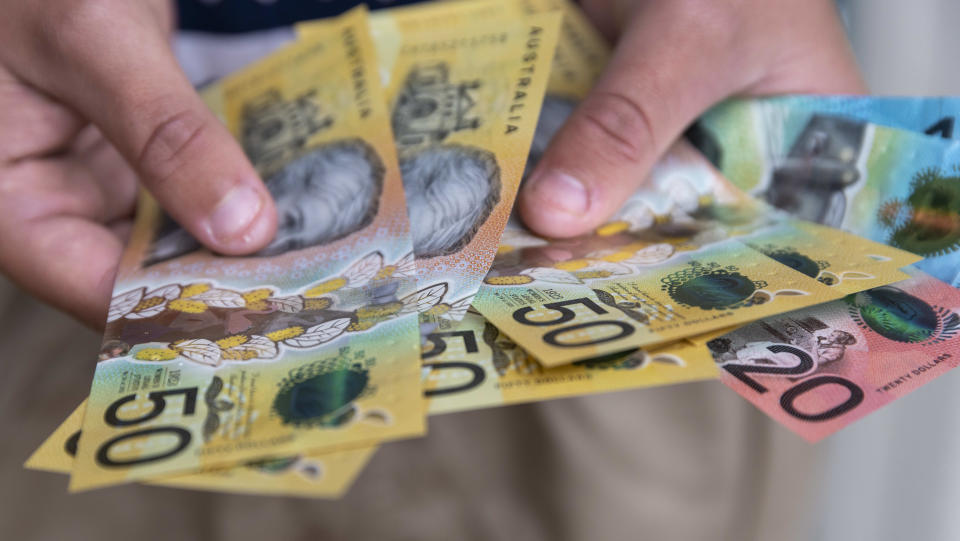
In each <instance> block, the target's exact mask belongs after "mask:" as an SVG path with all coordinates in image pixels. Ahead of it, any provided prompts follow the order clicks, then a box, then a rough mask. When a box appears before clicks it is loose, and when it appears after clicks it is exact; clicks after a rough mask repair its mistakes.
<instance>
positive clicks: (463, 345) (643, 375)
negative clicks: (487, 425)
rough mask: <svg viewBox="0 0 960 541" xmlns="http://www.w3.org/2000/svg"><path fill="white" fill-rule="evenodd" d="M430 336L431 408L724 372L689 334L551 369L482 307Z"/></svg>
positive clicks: (426, 359)
mask: <svg viewBox="0 0 960 541" xmlns="http://www.w3.org/2000/svg"><path fill="white" fill-rule="evenodd" d="M427 338H428V341H427V344H426V347H425V348H424V352H423V369H424V373H425V376H424V381H425V396H426V398H427V400H428V411H429V412H430V414H431V415H435V414H441V413H453V412H458V411H467V410H474V409H480V408H490V407H496V406H506V405H510V404H519V403H523V402H535V401H541V400H548V399H552V398H563V397H570V396H582V395H586V394H592V393H601V392H610V391H619V390H625V389H640V388H644V387H655V386H660V385H670V384H676V383H685V382H691V381H701V380H708V379H714V378H716V377H717V369H716V366H715V364H714V362H713V359H712V357H711V356H710V353H709V351H708V350H707V348H706V347H705V346H703V345H695V344H692V343H689V342H685V341H680V342H677V343H674V344H671V345H669V346H665V347H663V348H658V349H653V350H649V351H643V350H637V351H634V352H630V353H627V354H619V355H617V354H614V355H609V356H606V357H601V358H595V359H590V360H586V361H581V362H577V363H574V364H572V365H569V366H562V367H558V368H553V369H550V370H546V369H545V368H544V367H543V365H541V364H540V363H539V362H537V360H536V359H534V358H533V357H532V356H530V355H529V354H527V353H526V352H525V351H524V350H523V348H521V347H519V346H517V344H516V343H514V342H513V341H512V340H510V338H509V337H508V336H506V335H505V334H503V333H502V332H500V330H499V329H497V328H496V327H495V326H494V325H492V324H491V323H490V322H488V321H486V319H484V318H483V316H481V315H479V314H477V313H475V312H468V313H467V314H466V316H465V317H464V319H463V320H462V321H461V322H460V324H458V325H457V326H456V327H455V328H454V329H452V330H449V331H437V332H434V333H432V334H430V335H428V336H427Z"/></svg>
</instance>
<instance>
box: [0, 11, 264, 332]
mask: <svg viewBox="0 0 960 541" xmlns="http://www.w3.org/2000/svg"><path fill="white" fill-rule="evenodd" d="M172 18H173V13H172V11H171V2H169V1H168V0H138V1H135V2H130V1H127V0H86V1H76V0H58V1H54V0H45V1H43V2H36V1H33V0H13V1H11V2H7V3H6V4H5V5H4V16H3V17H2V18H0V36H4V38H3V46H2V47H0V126H2V129H0V271H2V272H3V273H4V274H7V275H8V276H9V277H10V278H11V279H13V280H14V281H15V282H17V283H18V284H19V285H20V286H22V287H23V288H24V289H26V290H28V291H29V292H31V293H33V294H34V295H36V296H38V297H40V298H41V299H43V300H45V301H47V302H50V303H51V304H53V305H55V306H57V307H58V308H61V309H63V310H66V311H67V312H69V313H71V314H73V315H75V316H77V317H78V318H80V319H81V320H83V321H84V322H86V323H87V324H89V325H92V326H94V327H102V326H103V324H104V321H105V318H106V310H107V305H108V303H109V300H110V294H111V289H112V286H113V277H114V274H115V272H116V268H117V265H118V264H119V262H120V256H121V252H122V250H123V246H124V242H125V238H126V235H127V233H128V232H129V229H130V218H131V216H132V213H133V208H134V203H135V199H136V191H137V179H138V178H139V179H140V180H141V181H142V182H143V184H144V185H145V186H146V187H147V189H149V190H150V191H151V192H152V193H153V195H154V196H155V197H156V198H157V200H158V201H159V203H160V205H161V206H162V207H164V209H165V210H166V211H167V212H168V213H169V214H170V215H171V216H172V217H173V218H174V219H175V220H177V221H178V222H179V223H180V224H181V225H182V226H183V227H184V228H186V229H187V230H188V231H189V232H190V233H191V234H193V236H195V237H196V238H197V239H198V240H200V242H202V243H203V244H204V245H206V246H207V247H209V248H210V249H212V250H214V251H217V252H219V253H223V254H228V255H238V254H245V253H249V252H253V251H256V250H258V249H260V248H262V247H263V246H265V245H266V244H267V243H268V242H269V241H270V239H271V238H272V237H273V235H274V231H275V229H276V212H275V209H274V206H273V202H272V200H271V198H270V195H269V193H268V192H267V190H266V188H265V187H264V185H263V182H262V181H261V180H260V178H259V176H258V175H257V173H256V171H255V170H254V168H253V166H252V165H251V164H250V162H249V160H247V158H246V156H245V155H244V153H243V151H242V150H241V148H240V146H239V145H238V144H237V143H236V141H235V140H234V139H233V137H231V135H230V133H229V132H228V131H227V130H226V129H225V128H224V127H223V126H222V125H221V124H220V122H219V121H217V120H216V118H215V117H214V116H213V115H212V114H211V113H210V112H209V111H208V110H207V108H206V107H205V106H204V104H203V102H202V101H201V100H200V98H199V96H197V94H196V92H195V91H194V89H193V87H192V86H191V85H190V82H189V81H188V80H187V78H186V77H185V76H184V74H183V73H182V72H181V70H180V68H179V67H178V65H177V62H176V60H175V58H174V56H173V54H172V52H171V50H170V47H169V43H168V36H169V31H170V26H171V21H172Z"/></svg>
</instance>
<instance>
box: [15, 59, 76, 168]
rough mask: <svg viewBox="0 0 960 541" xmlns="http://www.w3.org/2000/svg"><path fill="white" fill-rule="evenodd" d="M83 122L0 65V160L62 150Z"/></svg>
mask: <svg viewBox="0 0 960 541" xmlns="http://www.w3.org/2000/svg"><path fill="white" fill-rule="evenodd" d="M85 123H86V122H85V121H84V120H83V119H82V118H81V117H80V116H79V115H77V114H75V113H74V112H73V111H71V110H70V109H68V108H66V107H64V106H63V105H61V104H59V103H57V102H55V101H53V100H51V99H50V98H48V97H46V96H44V95H42V94H40V93H38V92H36V91H34V90H33V89H32V88H30V87H28V86H26V85H24V84H22V83H21V82H20V81H18V80H16V79H15V78H14V77H13V75H12V74H10V73H9V72H7V71H6V70H4V69H3V68H2V66H0V126H3V129H0V164H4V163H11V162H14V161H18V160H26V159H29V158H33V157H37V156H43V155H46V154H49V153H52V152H58V151H60V150H63V149H64V148H65V147H66V146H67V145H68V144H69V143H70V141H71V140H72V139H73V137H74V136H75V135H76V134H77V132H78V131H80V129H81V128H82V127H83V125H84V124H85Z"/></svg>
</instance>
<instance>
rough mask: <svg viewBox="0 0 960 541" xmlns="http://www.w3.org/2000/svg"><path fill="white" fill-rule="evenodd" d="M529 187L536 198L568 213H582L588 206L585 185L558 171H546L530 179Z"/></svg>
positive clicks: (588, 196) (588, 200)
mask: <svg viewBox="0 0 960 541" xmlns="http://www.w3.org/2000/svg"><path fill="white" fill-rule="evenodd" d="M530 189H531V190H532V191H533V192H534V193H535V197H536V198H537V199H538V200H540V201H543V202H544V203H546V204H548V205H551V206H553V207H555V208H557V209H559V210H562V211H564V212H568V213H570V214H583V213H584V212H586V211H587V209H588V208H589V207H590V194H589V193H588V192H587V187H586V186H584V185H583V183H582V182H580V181H579V180H577V179H575V178H574V177H571V176H570V175H567V174H565V173H561V172H559V171H548V172H546V173H544V174H542V175H537V176H535V177H534V178H532V179H530Z"/></svg>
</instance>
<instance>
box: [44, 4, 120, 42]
mask: <svg viewBox="0 0 960 541" xmlns="http://www.w3.org/2000/svg"><path fill="white" fill-rule="evenodd" d="M111 4H114V2H113V1H112V0H76V1H65V2H64V1H60V2H56V3H55V6H56V7H55V8H54V9H50V10H47V12H45V13H44V18H43V24H44V27H45V30H46V31H45V32H44V35H46V36H47V37H48V38H51V39H53V41H54V45H57V46H59V47H58V48H59V49H63V51H65V52H69V51H73V50H75V49H76V47H77V44H78V43H79V44H82V43H84V42H86V41H88V40H90V39H91V37H93V36H96V35H98V32H99V33H102V32H103V30H104V29H107V28H112V27H114V26H116V24H117V22H116V13H115V10H113V9H112V6H111Z"/></svg>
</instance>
